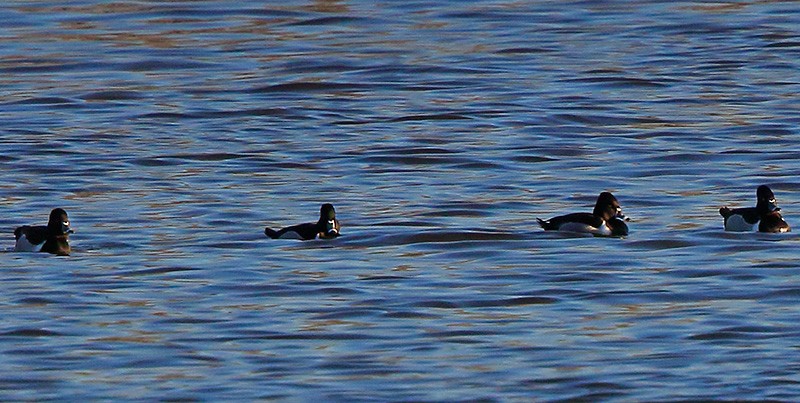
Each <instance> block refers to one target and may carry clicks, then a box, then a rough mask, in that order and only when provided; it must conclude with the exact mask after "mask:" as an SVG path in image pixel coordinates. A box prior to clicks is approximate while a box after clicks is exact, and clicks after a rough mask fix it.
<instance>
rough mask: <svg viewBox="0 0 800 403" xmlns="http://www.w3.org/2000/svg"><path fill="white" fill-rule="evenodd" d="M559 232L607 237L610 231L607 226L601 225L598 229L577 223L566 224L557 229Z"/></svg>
mask: <svg viewBox="0 0 800 403" xmlns="http://www.w3.org/2000/svg"><path fill="white" fill-rule="evenodd" d="M558 230H559V231H564V232H578V233H582V234H595V235H603V236H609V235H611V229H610V228H608V226H607V225H601V226H600V228H595V227H592V226H591V225H586V224H581V223H579V222H568V223H565V224H562V225H561V226H560V227H558Z"/></svg>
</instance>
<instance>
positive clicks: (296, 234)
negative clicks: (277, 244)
mask: <svg viewBox="0 0 800 403" xmlns="http://www.w3.org/2000/svg"><path fill="white" fill-rule="evenodd" d="M339 228H340V227H339V221H338V220H337V219H336V209H334V208H333V204H330V203H325V204H323V205H322V206H321V207H320V209H319V221H317V222H316V223H306V224H297V225H292V226H290V227H286V228H282V229H280V230H277V231H276V230H274V229H272V228H269V227H267V228H264V234H266V235H267V236H268V237H270V238H272V239H300V240H304V241H307V240H311V239H316V238H320V239H333V238H336V237H338V236H339V235H340V232H339Z"/></svg>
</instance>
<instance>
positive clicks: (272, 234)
mask: <svg viewBox="0 0 800 403" xmlns="http://www.w3.org/2000/svg"><path fill="white" fill-rule="evenodd" d="M264 234H265V235H266V236H268V237H270V238H272V239H278V238H279V237H280V235H278V231H275V230H274V229H272V228H270V227H267V228H264Z"/></svg>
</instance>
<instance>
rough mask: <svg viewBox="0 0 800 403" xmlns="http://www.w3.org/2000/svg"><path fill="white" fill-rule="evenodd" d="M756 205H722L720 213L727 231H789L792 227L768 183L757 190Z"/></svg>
mask: <svg viewBox="0 0 800 403" xmlns="http://www.w3.org/2000/svg"><path fill="white" fill-rule="evenodd" d="M756 199H757V201H756V206H755V207H742V208H737V209H730V208H728V207H722V208H721V209H719V214H720V215H721V216H722V218H723V219H724V226H725V231H739V232H742V231H753V230H755V229H756V224H758V231H759V232H789V231H790V230H791V228H790V227H789V224H787V223H786V221H784V220H783V217H782V216H781V213H780V210H781V209H780V208H779V207H778V202H777V201H776V200H775V194H774V193H772V189H770V188H769V186H767V185H761V186H759V187H758V189H757V190H756Z"/></svg>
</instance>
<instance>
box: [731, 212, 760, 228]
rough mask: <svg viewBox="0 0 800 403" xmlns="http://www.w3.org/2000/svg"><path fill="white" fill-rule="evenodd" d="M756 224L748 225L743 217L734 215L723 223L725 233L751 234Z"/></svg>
mask: <svg viewBox="0 0 800 403" xmlns="http://www.w3.org/2000/svg"><path fill="white" fill-rule="evenodd" d="M756 224H758V223H756ZM756 224H750V223H749V222H747V221H745V220H744V217H742V216H740V215H738V214H734V215H732V216H730V217H728V219H727V220H726V221H725V231H735V232H752V231H755V229H756Z"/></svg>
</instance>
